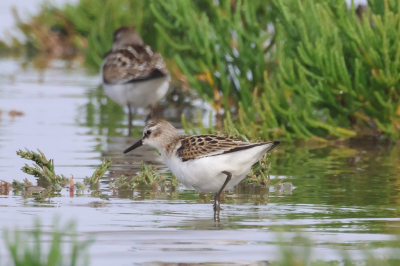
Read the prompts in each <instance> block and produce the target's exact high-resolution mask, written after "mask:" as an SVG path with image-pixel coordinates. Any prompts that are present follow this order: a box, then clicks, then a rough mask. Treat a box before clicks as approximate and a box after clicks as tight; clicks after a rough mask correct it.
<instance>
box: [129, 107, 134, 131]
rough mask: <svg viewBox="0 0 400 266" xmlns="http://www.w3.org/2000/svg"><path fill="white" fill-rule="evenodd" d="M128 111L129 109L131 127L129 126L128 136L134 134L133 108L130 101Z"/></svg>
mask: <svg viewBox="0 0 400 266" xmlns="http://www.w3.org/2000/svg"><path fill="white" fill-rule="evenodd" d="M128 111H129V117H128V119H129V121H128V123H129V127H128V136H130V135H131V134H132V118H133V117H132V116H133V115H132V108H131V105H130V104H129V103H128Z"/></svg>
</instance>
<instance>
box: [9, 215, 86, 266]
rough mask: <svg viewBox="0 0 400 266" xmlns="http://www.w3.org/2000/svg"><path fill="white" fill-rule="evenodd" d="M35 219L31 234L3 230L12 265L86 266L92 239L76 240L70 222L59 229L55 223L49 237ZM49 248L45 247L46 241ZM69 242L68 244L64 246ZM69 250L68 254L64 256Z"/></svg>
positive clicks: (74, 231) (16, 230) (73, 228)
mask: <svg viewBox="0 0 400 266" xmlns="http://www.w3.org/2000/svg"><path fill="white" fill-rule="evenodd" d="M42 227H43V226H42V225H41V223H40V222H39V221H38V220H36V222H35V225H34V229H33V230H32V231H21V230H20V229H18V228H16V229H13V230H12V231H10V229H7V230H4V233H3V236H4V241H5V244H6V248H7V250H8V252H9V254H10V257H11V261H12V263H13V264H12V265H15V266H26V265H30V266H64V265H71V266H76V265H89V256H88V248H89V246H90V245H91V243H92V242H93V240H92V239H91V238H87V239H85V240H79V239H78V233H77V230H76V225H75V223H73V222H70V223H68V224H66V225H65V226H62V227H61V226H60V225H59V223H58V221H57V220H56V221H55V222H54V224H53V229H52V232H51V234H50V236H48V234H47V232H45V231H44V230H43V228H42ZM48 237H50V241H49V243H50V245H49V246H47V241H46V240H47V238H48ZM66 243H68V244H66ZM66 247H69V252H68V253H66V251H67V249H66Z"/></svg>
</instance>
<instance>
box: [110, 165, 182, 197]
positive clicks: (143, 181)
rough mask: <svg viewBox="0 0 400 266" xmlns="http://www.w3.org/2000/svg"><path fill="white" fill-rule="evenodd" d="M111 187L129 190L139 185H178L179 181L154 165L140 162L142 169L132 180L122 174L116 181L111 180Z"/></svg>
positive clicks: (156, 186) (155, 186)
mask: <svg viewBox="0 0 400 266" xmlns="http://www.w3.org/2000/svg"><path fill="white" fill-rule="evenodd" d="M109 186H110V189H114V190H115V189H118V190H127V189H136V188H138V187H139V186H152V187H154V188H156V189H158V187H160V186H161V187H177V186H179V182H178V180H177V179H176V177H175V176H173V175H172V176H170V177H168V176H167V175H165V174H162V173H160V172H159V171H157V168H156V167H155V166H154V165H146V164H144V163H143V162H141V163H140V171H139V172H138V173H137V174H136V175H135V176H134V177H132V178H131V179H130V180H128V178H127V177H126V176H121V177H120V178H118V179H116V180H115V181H112V182H110V184H109Z"/></svg>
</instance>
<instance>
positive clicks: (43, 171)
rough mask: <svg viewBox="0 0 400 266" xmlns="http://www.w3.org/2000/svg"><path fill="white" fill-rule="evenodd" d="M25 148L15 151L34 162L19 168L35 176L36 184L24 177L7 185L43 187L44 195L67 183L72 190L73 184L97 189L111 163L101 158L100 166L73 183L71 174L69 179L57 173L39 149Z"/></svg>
mask: <svg viewBox="0 0 400 266" xmlns="http://www.w3.org/2000/svg"><path fill="white" fill-rule="evenodd" d="M25 150H26V151H22V150H19V151H17V154H18V155H19V156H21V158H24V159H27V160H31V161H34V162H35V163H34V164H33V166H29V165H28V164H25V166H24V167H22V169H21V170H22V171H23V172H24V173H27V174H29V175H33V176H35V177H37V178H38V179H37V182H38V186H34V185H33V184H32V183H31V182H29V181H28V179H25V180H24V181H23V182H19V181H18V180H13V182H12V183H11V184H9V185H10V186H11V187H12V188H13V189H15V190H25V191H34V192H41V191H42V190H43V187H44V188H46V189H45V190H44V192H43V194H46V195H50V194H51V193H52V192H55V191H60V190H61V189H62V188H64V187H66V186H68V185H69V186H70V190H72V191H73V189H74V186H76V188H77V189H78V190H83V189H84V188H85V187H86V186H88V187H90V188H91V189H92V190H98V187H99V184H98V183H99V180H100V179H101V178H102V177H103V176H104V174H105V173H106V172H107V170H108V168H109V167H110V166H111V164H112V161H111V159H107V160H103V162H102V163H101V165H100V168H99V169H96V170H95V171H94V173H93V174H92V176H90V177H85V178H84V180H83V184H82V183H80V182H77V183H76V184H74V182H73V176H72V177H71V179H70V178H68V177H65V176H64V175H61V176H60V175H57V174H56V173H55V170H54V160H53V159H50V160H47V158H46V156H45V155H44V154H43V153H42V152H41V151H40V150H39V149H38V152H39V153H36V152H33V151H30V150H28V149H26V148H25Z"/></svg>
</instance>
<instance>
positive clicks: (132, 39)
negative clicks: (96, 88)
mask: <svg viewBox="0 0 400 266" xmlns="http://www.w3.org/2000/svg"><path fill="white" fill-rule="evenodd" d="M101 72H102V80H103V87H104V90H105V92H106V94H107V96H108V97H110V98H111V99H112V100H114V101H115V102H117V103H119V104H121V105H125V106H127V107H128V110H129V131H128V134H129V135H130V133H131V131H132V119H133V113H135V112H136V110H137V108H146V109H147V108H148V109H150V110H152V109H153V108H154V107H155V106H156V104H157V103H158V102H159V101H160V100H161V99H162V98H163V97H164V96H165V95H166V93H167V91H168V87H169V81H170V76H169V72H168V69H167V67H166V64H165V62H164V59H163V57H162V56H161V55H160V54H159V53H157V52H156V51H154V50H153V49H152V48H151V47H150V46H148V45H146V44H144V43H143V40H142V38H141V37H140V35H139V34H138V33H137V31H136V29H135V28H134V27H126V26H124V27H121V28H119V29H117V30H116V31H115V32H114V35H113V46H112V49H111V50H110V51H109V52H108V53H107V54H106V55H105V58H104V61H103V65H102V67H101ZM148 118H149V116H148ZM148 118H147V119H148Z"/></svg>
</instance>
